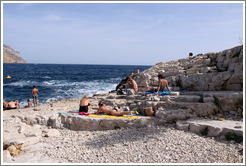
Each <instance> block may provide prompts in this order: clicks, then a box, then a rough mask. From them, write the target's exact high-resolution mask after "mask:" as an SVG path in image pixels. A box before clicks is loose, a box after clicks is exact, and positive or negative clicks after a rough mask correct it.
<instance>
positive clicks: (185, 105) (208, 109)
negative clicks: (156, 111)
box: [158, 102, 218, 117]
mask: <svg viewBox="0 0 246 166" xmlns="http://www.w3.org/2000/svg"><path fill="white" fill-rule="evenodd" d="M158 107H163V109H164V110H165V109H166V110H172V109H173V110H177V109H184V110H185V109H191V110H192V111H193V113H195V114H196V115H197V116H201V117H208V116H211V115H213V114H214V113H216V112H217V110H218V107H217V106H216V105H215V104H214V103H212V102H208V103H194V102H172V103H170V102H169V103H167V102H166V103H164V102H162V103H160V102H159V103H158Z"/></svg>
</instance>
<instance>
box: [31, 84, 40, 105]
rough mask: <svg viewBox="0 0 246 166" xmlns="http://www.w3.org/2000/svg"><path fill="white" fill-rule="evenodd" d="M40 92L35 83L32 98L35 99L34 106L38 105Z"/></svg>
mask: <svg viewBox="0 0 246 166" xmlns="http://www.w3.org/2000/svg"><path fill="white" fill-rule="evenodd" d="M38 93H39V91H38V89H37V88H36V86H35V85H34V86H33V89H32V99H33V104H34V107H35V106H37V105H38Z"/></svg>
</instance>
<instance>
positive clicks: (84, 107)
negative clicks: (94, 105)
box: [79, 95, 91, 113]
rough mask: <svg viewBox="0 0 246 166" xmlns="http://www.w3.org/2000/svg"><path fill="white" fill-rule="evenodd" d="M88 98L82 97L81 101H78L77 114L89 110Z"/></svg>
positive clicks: (86, 96) (89, 102)
mask: <svg viewBox="0 0 246 166" xmlns="http://www.w3.org/2000/svg"><path fill="white" fill-rule="evenodd" d="M88 98H89V97H88V95H84V97H83V99H81V100H80V104H79V112H86V113H87V112H88V111H90V110H91V101H90V100H89V99H88Z"/></svg>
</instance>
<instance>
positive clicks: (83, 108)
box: [79, 105, 88, 112]
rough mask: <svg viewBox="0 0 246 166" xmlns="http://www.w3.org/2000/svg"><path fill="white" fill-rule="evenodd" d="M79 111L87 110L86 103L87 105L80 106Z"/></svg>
mask: <svg viewBox="0 0 246 166" xmlns="http://www.w3.org/2000/svg"><path fill="white" fill-rule="evenodd" d="M79 112H88V105H87V106H80V107H79Z"/></svg>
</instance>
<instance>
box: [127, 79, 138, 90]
mask: <svg viewBox="0 0 246 166" xmlns="http://www.w3.org/2000/svg"><path fill="white" fill-rule="evenodd" d="M127 85H128V87H129V88H130V89H134V91H138V84H137V83H136V81H135V80H134V79H133V78H132V77H131V76H130V77H128V80H127Z"/></svg>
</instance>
